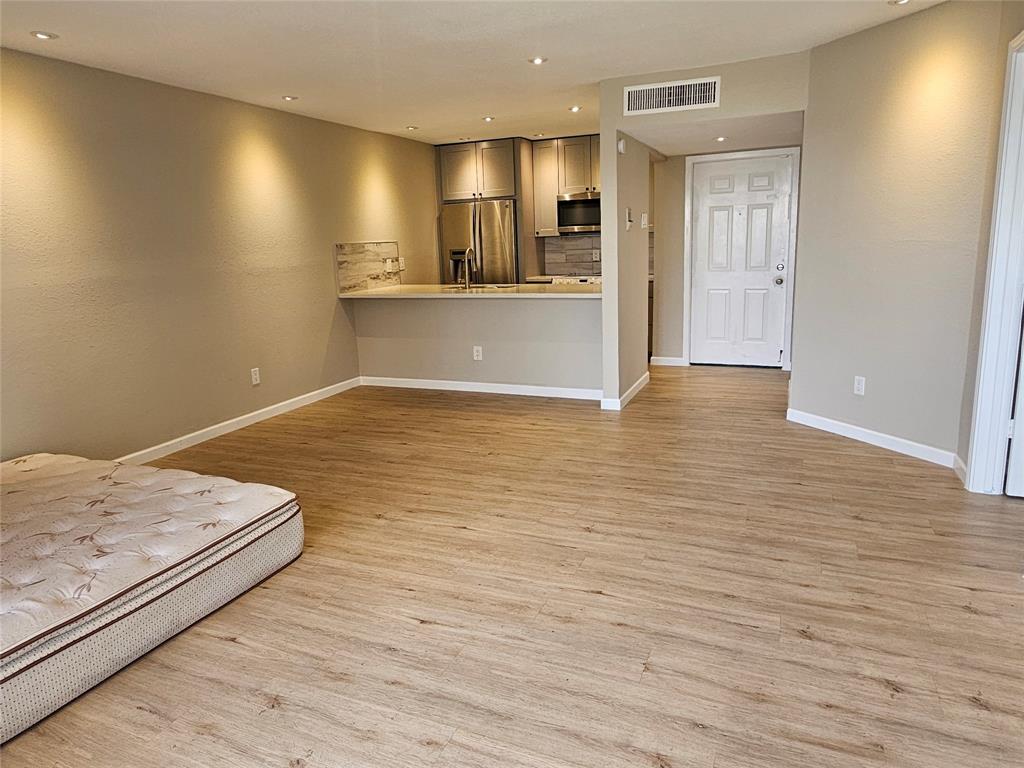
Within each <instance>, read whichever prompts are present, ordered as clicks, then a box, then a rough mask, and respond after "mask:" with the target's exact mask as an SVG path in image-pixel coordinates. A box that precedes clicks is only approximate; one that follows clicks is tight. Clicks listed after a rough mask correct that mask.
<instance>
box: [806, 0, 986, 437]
mask: <svg viewBox="0 0 1024 768" xmlns="http://www.w3.org/2000/svg"><path fill="white" fill-rule="evenodd" d="M1001 15H1002V8H1001V7H1000V5H999V4H998V3H960V2H951V3H946V4H943V5H939V6H936V7H934V8H931V9H928V10H925V11H921V12H919V13H916V14H913V15H911V16H909V17H906V18H904V19H901V20H898V21H894V22H891V23H889V24H884V25H882V26H879V27H875V28H873V29H869V30H866V31H864V32H861V33H858V34H856V35H852V36H850V37H846V38H843V39H841V40H838V41H835V42H833V43H830V44H828V45H824V46H821V47H818V48H815V49H814V50H813V51H812V53H811V79H810V95H809V102H808V108H807V113H806V118H805V124H804V152H803V175H802V185H801V186H802V188H801V198H802V199H801V210H800V220H799V237H798V246H797V247H798V258H797V271H796V307H795V309H796V313H795V327H794V347H793V377H792V384H791V400H790V406H791V407H792V408H795V409H798V410H801V411H806V412H809V413H813V414H817V415H820V416H825V417H828V418H831V419H836V420H839V421H842V422H847V423H850V424H854V425H857V426H860V427H865V428H867V429H872V430H877V431H879V432H884V433H887V434H891V435H895V436H898V437H902V438H906V439H908V440H912V441H915V442H918V443H923V444H925V445H928V446H933V447H936V448H940V449H943V450H948V451H953V450H955V449H956V448H957V444H958V431H959V426H960V413H961V406H962V401H963V394H964V379H965V375H966V372H967V368H968V346H969V343H970V329H971V315H972V305H973V304H974V301H975V290H974V285H975V277H976V275H977V274H978V272H979V264H978V262H979V259H984V247H983V246H981V245H980V244H983V243H985V242H986V240H987V236H986V233H987V229H988V226H989V222H988V208H989V206H988V204H987V202H986V201H987V200H988V198H989V196H990V194H991V189H992V184H993V174H992V168H993V153H994V151H995V146H994V139H995V136H996V133H995V127H994V126H995V125H996V123H997V122H998V120H999V113H1000V104H1001V97H1002V87H1001V83H1002V70H1003V66H1004V63H1005V48H1004V47H1003V42H1002V38H1003V37H1005V35H1004V34H1002V32H1001V27H1002V18H1001ZM854 375H863V376H865V377H867V395H866V396H865V397H857V396H855V395H854V394H853V392H852V389H853V377H854Z"/></svg>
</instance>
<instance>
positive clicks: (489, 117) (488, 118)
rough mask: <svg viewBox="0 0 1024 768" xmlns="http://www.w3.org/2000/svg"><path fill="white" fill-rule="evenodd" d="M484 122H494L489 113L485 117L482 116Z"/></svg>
mask: <svg viewBox="0 0 1024 768" xmlns="http://www.w3.org/2000/svg"><path fill="white" fill-rule="evenodd" d="M484 122H485V123H493V122H494V118H493V117H491V116H490V115H488V116H487V117H485V118H484Z"/></svg>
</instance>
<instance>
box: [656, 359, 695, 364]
mask: <svg viewBox="0 0 1024 768" xmlns="http://www.w3.org/2000/svg"><path fill="white" fill-rule="evenodd" d="M689 364H690V361H689V360H687V359H686V358H685V357H652V358H651V365H689Z"/></svg>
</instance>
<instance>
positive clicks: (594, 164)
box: [590, 136, 601, 192]
mask: <svg viewBox="0 0 1024 768" xmlns="http://www.w3.org/2000/svg"><path fill="white" fill-rule="evenodd" d="M590 188H591V189H592V190H593V191H594V192H600V191H601V137H600V136H591V137H590Z"/></svg>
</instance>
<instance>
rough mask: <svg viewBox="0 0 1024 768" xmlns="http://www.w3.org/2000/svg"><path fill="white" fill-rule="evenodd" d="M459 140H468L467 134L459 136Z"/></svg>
mask: <svg viewBox="0 0 1024 768" xmlns="http://www.w3.org/2000/svg"><path fill="white" fill-rule="evenodd" d="M459 141H469V136H462V137H460V138H459Z"/></svg>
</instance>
